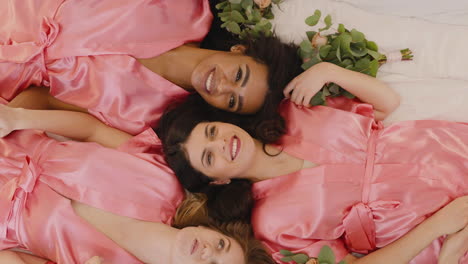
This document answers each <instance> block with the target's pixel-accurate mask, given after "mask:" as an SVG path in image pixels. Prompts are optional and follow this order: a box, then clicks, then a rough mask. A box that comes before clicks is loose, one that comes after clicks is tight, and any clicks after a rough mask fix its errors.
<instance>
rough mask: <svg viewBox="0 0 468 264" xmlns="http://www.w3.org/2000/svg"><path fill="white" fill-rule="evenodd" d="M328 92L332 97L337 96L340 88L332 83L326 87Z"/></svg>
mask: <svg viewBox="0 0 468 264" xmlns="http://www.w3.org/2000/svg"><path fill="white" fill-rule="evenodd" d="M328 91H330V93H331V94H332V95H338V94H339V92H340V86H338V84H335V83H332V84H330V85H329V86H328Z"/></svg>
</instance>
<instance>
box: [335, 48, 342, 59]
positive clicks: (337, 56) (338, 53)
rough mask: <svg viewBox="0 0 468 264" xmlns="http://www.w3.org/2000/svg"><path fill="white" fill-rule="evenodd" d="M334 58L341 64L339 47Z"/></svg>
mask: <svg viewBox="0 0 468 264" xmlns="http://www.w3.org/2000/svg"><path fill="white" fill-rule="evenodd" d="M336 58H337V59H338V61H339V62H341V49H340V48H339V47H338V48H337V49H336Z"/></svg>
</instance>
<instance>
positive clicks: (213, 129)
mask: <svg viewBox="0 0 468 264" xmlns="http://www.w3.org/2000/svg"><path fill="white" fill-rule="evenodd" d="M215 135H216V127H215V126H212V127H210V138H214V136H215Z"/></svg>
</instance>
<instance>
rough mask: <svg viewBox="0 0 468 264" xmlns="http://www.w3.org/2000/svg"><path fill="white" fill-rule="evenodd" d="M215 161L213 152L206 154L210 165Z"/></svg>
mask: <svg viewBox="0 0 468 264" xmlns="http://www.w3.org/2000/svg"><path fill="white" fill-rule="evenodd" d="M212 161H213V154H212V153H211V152H208V154H207V155H206V163H207V164H208V166H209V165H211V163H212Z"/></svg>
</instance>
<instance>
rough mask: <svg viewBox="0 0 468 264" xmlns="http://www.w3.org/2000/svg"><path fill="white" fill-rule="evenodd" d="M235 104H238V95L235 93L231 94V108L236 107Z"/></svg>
mask: <svg viewBox="0 0 468 264" xmlns="http://www.w3.org/2000/svg"><path fill="white" fill-rule="evenodd" d="M234 106H236V97H235V96H234V94H231V96H230V97H229V108H234Z"/></svg>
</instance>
